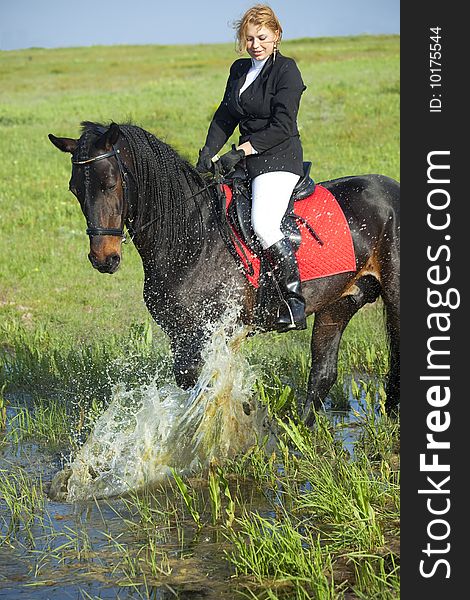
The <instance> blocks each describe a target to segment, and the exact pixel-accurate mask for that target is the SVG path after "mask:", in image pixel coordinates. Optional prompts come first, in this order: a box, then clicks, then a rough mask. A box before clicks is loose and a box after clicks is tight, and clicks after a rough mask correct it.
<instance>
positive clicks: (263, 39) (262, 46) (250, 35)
mask: <svg viewBox="0 0 470 600" xmlns="http://www.w3.org/2000/svg"><path fill="white" fill-rule="evenodd" d="M277 40H278V34H277V32H276V31H272V29H269V27H264V26H263V27H257V26H256V25H253V24H251V23H249V24H248V26H247V28H246V51H247V52H248V54H249V55H250V56H251V58H254V59H255V60H264V59H265V58H268V56H270V55H271V54H272V53H273V51H274V44H275V42H277Z"/></svg>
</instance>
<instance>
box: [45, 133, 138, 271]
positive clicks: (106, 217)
mask: <svg viewBox="0 0 470 600" xmlns="http://www.w3.org/2000/svg"><path fill="white" fill-rule="evenodd" d="M85 125H86V124H85ZM90 125H91V124H90ZM119 137H120V131H119V126H118V125H116V124H115V123H113V124H112V125H110V126H109V128H98V127H95V128H92V127H89V128H86V127H85V128H84V132H83V134H82V136H81V137H80V138H79V139H72V138H58V137H55V136H54V135H52V134H49V139H50V141H51V142H52V143H53V144H54V146H56V147H57V148H59V150H62V152H70V153H71V154H72V176H71V178H70V182H69V189H70V191H71V192H72V193H73V194H74V195H75V196H76V197H77V199H78V201H79V202H80V206H81V209H82V211H83V214H84V215H85V218H86V221H87V234H88V235H89V237H90V253H89V255H88V258H89V259H90V262H91V264H92V265H93V267H94V268H95V269H98V271H100V272H101V273H114V272H115V271H116V270H117V269H118V267H119V264H120V262H121V243H122V241H123V239H124V222H125V219H126V212H127V209H128V201H127V198H126V195H127V189H128V186H127V173H126V171H125V168H124V164H123V162H122V159H121V158H120V150H119Z"/></svg>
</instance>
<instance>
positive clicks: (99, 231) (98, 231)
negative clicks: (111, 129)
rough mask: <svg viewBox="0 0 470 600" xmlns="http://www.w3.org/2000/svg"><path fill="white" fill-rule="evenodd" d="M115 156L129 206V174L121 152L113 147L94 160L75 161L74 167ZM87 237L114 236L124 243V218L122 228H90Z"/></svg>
mask: <svg viewBox="0 0 470 600" xmlns="http://www.w3.org/2000/svg"><path fill="white" fill-rule="evenodd" d="M112 156H114V157H115V158H116V161H117V164H118V168H119V174H120V176H121V183H122V189H123V191H124V206H128V200H129V198H128V195H129V186H128V180H127V178H128V174H127V171H126V170H125V169H124V165H123V163H122V160H121V157H120V156H119V150H118V149H116V148H115V147H114V146H112V150H111V151H110V152H105V153H104V154H100V155H99V156H95V157H93V158H88V159H86V160H73V157H72V164H73V165H88V164H90V163H93V162H96V161H98V160H103V159H104V158H110V157H112ZM86 233H87V235H89V236H95V235H114V236H116V237H120V238H122V241H123V242H125V241H126V234H125V233H124V218H123V219H122V224H121V228H119V229H118V228H114V227H88V228H87V230H86Z"/></svg>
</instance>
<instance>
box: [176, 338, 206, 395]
mask: <svg viewBox="0 0 470 600" xmlns="http://www.w3.org/2000/svg"><path fill="white" fill-rule="evenodd" d="M203 345H204V336H203V335H202V333H201V332H186V334H185V335H184V336H180V337H178V338H177V339H175V340H173V341H172V349H173V374H174V376H175V380H176V384H177V385H178V386H179V387H181V388H183V389H188V388H191V387H194V385H195V384H196V381H197V379H198V377H199V374H200V371H201V366H202V364H201V363H202V359H201V351H202V348H203Z"/></svg>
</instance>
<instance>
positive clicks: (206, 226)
mask: <svg viewBox="0 0 470 600" xmlns="http://www.w3.org/2000/svg"><path fill="white" fill-rule="evenodd" d="M183 201H185V202H189V203H190V209H189V210H188V211H187V215H186V219H187V224H186V227H185V230H186V235H185V239H184V240H180V243H179V244H177V245H173V246H172V245H170V244H169V243H168V240H167V239H166V236H165V233H164V232H163V231H162V230H161V228H159V227H158V223H153V224H152V225H153V227H152V226H151V225H148V227H147V226H146V225H147V224H148V223H150V222H151V219H150V218H147V217H146V216H145V215H142V216H140V218H137V216H134V219H133V220H134V221H135V220H137V221H142V222H143V229H142V231H141V232H139V231H137V233H136V235H135V237H134V244H135V246H136V248H137V250H138V252H139V254H140V256H141V258H142V262H143V264H144V269H146V270H148V269H151V270H153V271H154V273H155V274H157V273H158V274H160V276H161V278H162V279H167V278H168V273H169V272H170V271H171V270H172V269H177V270H178V272H181V273H183V272H186V271H188V270H191V269H194V268H196V265H198V264H199V263H200V261H201V256H204V257H206V260H207V262H210V257H211V256H212V255H215V254H219V252H218V249H219V248H220V247H221V246H223V241H222V238H221V236H220V233H219V230H218V226H217V215H216V214H214V211H215V207H214V198H213V196H212V193H211V191H210V190H209V189H205V187H204V186H201V187H200V188H199V189H191V187H190V186H189V185H185V199H184V200H183ZM167 218H171V217H170V215H167ZM131 227H132V226H131Z"/></svg>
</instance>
